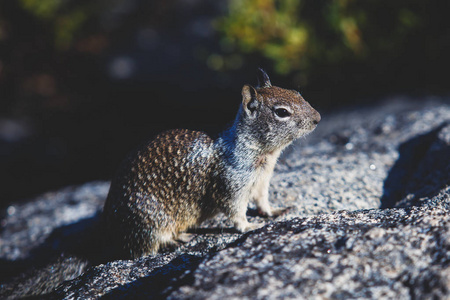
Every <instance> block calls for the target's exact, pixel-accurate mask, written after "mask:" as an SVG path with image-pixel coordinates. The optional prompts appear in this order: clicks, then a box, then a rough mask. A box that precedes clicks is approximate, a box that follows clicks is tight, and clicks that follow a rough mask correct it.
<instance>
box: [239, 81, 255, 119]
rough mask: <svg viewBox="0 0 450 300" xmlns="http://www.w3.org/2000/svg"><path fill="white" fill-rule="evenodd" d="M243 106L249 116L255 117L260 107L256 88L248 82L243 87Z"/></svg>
mask: <svg viewBox="0 0 450 300" xmlns="http://www.w3.org/2000/svg"><path fill="white" fill-rule="evenodd" d="M242 107H243V108H244V111H245V113H246V114H247V115H248V116H249V117H254V116H255V115H256V110H257V108H258V107H259V101H258V97H257V93H256V90H255V88H254V87H252V86H250V85H247V84H246V85H244V87H243V88H242Z"/></svg>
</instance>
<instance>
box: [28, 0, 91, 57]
mask: <svg viewBox="0 0 450 300" xmlns="http://www.w3.org/2000/svg"><path fill="white" fill-rule="evenodd" d="M19 2H20V4H21V5H22V7H23V8H24V9H25V10H27V11H29V12H30V13H31V14H33V15H35V16H36V17H37V18H39V19H42V20H44V21H47V22H48V23H50V24H51V25H52V27H53V31H54V41H55V46H56V48H57V49H67V48H68V47H70V46H71V44H72V42H73V40H74V38H75V36H76V34H77V33H79V31H80V29H81V28H82V26H83V24H84V23H85V22H86V21H87V20H88V18H89V17H91V16H92V15H93V14H94V12H95V9H94V7H93V5H92V3H94V2H95V1H92V2H91V3H89V2H86V1H79V2H78V3H76V4H74V3H71V2H73V1H66V0H19Z"/></svg>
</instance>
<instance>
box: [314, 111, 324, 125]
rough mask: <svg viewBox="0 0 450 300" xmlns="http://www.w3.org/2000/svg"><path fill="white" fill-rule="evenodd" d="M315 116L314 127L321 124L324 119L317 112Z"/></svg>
mask: <svg viewBox="0 0 450 300" xmlns="http://www.w3.org/2000/svg"><path fill="white" fill-rule="evenodd" d="M314 112H315V113H314V116H313V123H314V125H317V124H319V122H320V120H321V119H322V117H321V116H320V114H319V112H318V111H317V110H315V111H314Z"/></svg>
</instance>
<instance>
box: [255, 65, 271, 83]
mask: <svg viewBox="0 0 450 300" xmlns="http://www.w3.org/2000/svg"><path fill="white" fill-rule="evenodd" d="M258 87H262V88H269V87H272V83H271V82H270V79H269V75H267V73H266V72H264V70H263V69H261V68H259V69H258Z"/></svg>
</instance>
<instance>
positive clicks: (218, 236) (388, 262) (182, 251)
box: [0, 99, 450, 299]
mask: <svg viewBox="0 0 450 300" xmlns="http://www.w3.org/2000/svg"><path fill="white" fill-rule="evenodd" d="M409 100H410V99H403V100H401V99H391V100H390V101H387V102H385V103H384V104H381V105H378V106H377V107H370V108H359V109H355V110H352V111H345V112H341V113H335V114H332V115H329V116H326V115H325V116H323V119H322V120H323V121H322V122H321V123H320V124H319V126H318V128H317V130H316V132H314V133H313V134H312V135H311V136H310V137H308V138H307V139H303V140H301V141H299V142H297V143H296V144H295V145H293V146H292V147H290V148H289V149H288V150H287V151H285V153H284V154H283V156H282V158H281V159H280V162H279V164H278V166H277V168H276V172H275V175H274V177H273V179H272V184H271V190H270V191H271V192H270V193H271V195H270V196H271V202H272V204H273V205H274V206H278V207H292V208H291V209H290V210H289V212H288V213H287V214H285V215H283V216H282V217H279V218H277V219H273V220H267V219H262V218H260V217H259V216H257V214H256V212H255V210H254V208H253V207H252V206H251V207H250V209H249V212H248V215H249V219H250V221H252V222H261V221H265V222H266V223H267V226H265V227H263V228H261V229H259V230H256V231H252V232H248V233H246V234H243V235H242V234H236V233H234V232H233V230H229V229H228V227H230V226H231V224H229V223H228V222H227V220H226V219H225V218H224V217H223V216H219V217H217V218H215V219H213V220H210V221H207V222H205V223H204V224H203V225H202V226H201V228H199V229H197V230H195V231H193V235H194V238H193V239H192V240H191V241H190V242H188V243H186V244H184V245H183V246H181V247H179V248H178V249H176V250H175V251H167V252H163V253H161V254H159V255H157V256H155V257H142V258H140V259H137V260H134V261H120V260H119V261H109V262H108V261H104V260H102V253H103V252H102V249H101V248H99V247H97V246H96V243H95V238H94V239H92V236H95V226H96V222H97V221H98V218H99V217H98V211H99V209H100V208H101V206H102V204H103V201H104V199H105V197H106V193H107V191H108V187H109V183H107V182H97V183H89V184H86V185H83V186H80V187H74V188H67V189H64V190H61V191H58V192H54V193H48V194H46V195H43V196H42V197H39V198H38V199H35V200H32V201H30V202H27V203H19V204H16V205H12V206H10V207H8V208H7V209H6V211H5V212H4V214H3V216H2V221H1V228H2V229H1V232H0V268H1V269H2V270H6V272H3V275H2V277H0V279H1V281H2V282H3V284H2V285H1V290H0V297H1V298H4V297H11V298H13V297H16V296H19V295H33V294H36V293H37V292H38V291H41V292H43V293H44V294H45V295H46V297H48V298H57V299H58V298H63V299H73V298H97V297H99V296H104V297H105V298H113V299H116V298H118V299H120V298H132V297H147V298H161V297H166V298H172V299H183V298H195V299H205V298H208V299H223V298H242V297H247V298H269V299H275V298H277V299H278V298H295V299H312V298H318V299H319V298H340V299H351V298H369V299H382V298H389V299H392V298H403V299H405V298H448V297H449V294H450V291H449V289H450V231H449V229H450V218H449V217H448V214H449V208H450V105H449V104H448V102H445V101H443V100H442V99H420V100H421V101H417V102H415V101H409ZM86 237H91V238H86ZM24 271H25V273H23V272H24ZM63 280H68V281H65V282H62V281H63Z"/></svg>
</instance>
